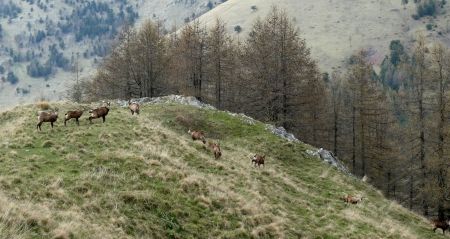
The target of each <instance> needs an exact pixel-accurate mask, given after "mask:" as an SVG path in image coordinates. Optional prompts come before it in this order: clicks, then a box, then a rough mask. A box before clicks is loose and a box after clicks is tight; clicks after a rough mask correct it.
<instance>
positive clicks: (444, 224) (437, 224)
mask: <svg viewBox="0 0 450 239" xmlns="http://www.w3.org/2000/svg"><path fill="white" fill-rule="evenodd" d="M449 224H450V221H443V220H439V219H438V220H433V225H434V228H433V232H436V229H438V228H440V229H442V234H444V235H445V230H447V229H448V228H449V227H450V225H449Z"/></svg>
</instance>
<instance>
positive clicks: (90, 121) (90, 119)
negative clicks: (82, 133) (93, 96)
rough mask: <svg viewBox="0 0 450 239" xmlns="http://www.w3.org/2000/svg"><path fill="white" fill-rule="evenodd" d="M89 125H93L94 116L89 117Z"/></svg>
mask: <svg viewBox="0 0 450 239" xmlns="http://www.w3.org/2000/svg"><path fill="white" fill-rule="evenodd" d="M89 123H91V124H92V116H89Z"/></svg>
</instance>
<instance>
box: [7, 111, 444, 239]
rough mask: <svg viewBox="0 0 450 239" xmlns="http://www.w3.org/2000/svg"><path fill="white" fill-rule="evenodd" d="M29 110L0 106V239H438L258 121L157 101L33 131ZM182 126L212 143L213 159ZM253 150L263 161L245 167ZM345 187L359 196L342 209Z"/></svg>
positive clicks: (422, 224) (427, 226) (422, 225)
mask: <svg viewBox="0 0 450 239" xmlns="http://www.w3.org/2000/svg"><path fill="white" fill-rule="evenodd" d="M57 107H58V108H59V109H60V110H62V109H64V110H70V109H73V108H77V107H79V106H78V105H73V104H62V103H61V104H58V105H57ZM35 112H36V108H35V107H34V106H23V107H20V108H15V109H14V110H11V111H8V112H3V113H0V238H51V237H54V238H299V237H304V238H442V236H441V235H439V234H438V233H433V232H432V230H431V225H430V224H429V223H428V222H427V221H426V220H425V219H424V218H422V217H420V216H418V215H416V214H414V213H411V212H409V211H408V210H406V209H404V208H402V207H401V206H399V205H398V204H397V203H394V202H392V201H389V200H386V199H385V198H384V197H383V196H382V195H381V194H380V193H379V192H377V191H375V190H374V189H373V188H372V187H370V186H368V185H366V184H364V183H362V182H360V181H359V180H357V179H355V178H352V177H348V176H345V175H342V174H341V173H339V172H338V171H336V170H335V169H334V168H331V167H329V166H328V165H326V164H324V163H323V162H321V161H320V160H318V159H316V158H312V157H310V156H308V154H306V152H305V151H306V150H307V149H309V148H310V147H309V146H307V145H304V144H297V143H290V142H287V141H285V140H282V139H280V138H278V137H276V136H274V135H272V134H271V133H269V132H268V131H266V130H265V128H264V125H263V124H262V123H256V124H255V125H249V124H246V123H244V122H243V121H242V120H241V119H239V118H236V117H232V116H229V115H228V114H226V113H224V112H219V111H211V110H203V109H197V108H193V107H188V106H182V105H176V104H165V105H152V106H144V107H142V110H141V112H142V113H141V115H139V116H131V115H130V113H129V111H128V110H126V109H123V108H118V107H113V108H112V109H111V111H110V114H109V115H108V117H107V121H106V123H105V124H103V123H101V120H96V121H95V123H94V124H89V123H88V121H87V120H86V117H87V113H85V114H86V115H84V116H83V118H82V120H81V123H80V126H79V127H78V126H76V125H75V122H68V126H67V127H64V126H63V123H62V120H61V119H60V121H59V122H58V123H57V126H56V127H55V128H54V129H50V125H49V124H44V125H43V127H42V129H43V130H42V132H38V131H37V130H36V123H37V122H36V116H35ZM62 113H63V112H62ZM61 115H63V114H61ZM61 118H62V116H61ZM189 128H191V129H199V130H204V131H205V132H206V135H207V138H208V139H209V140H214V141H219V142H220V144H221V147H222V151H223V157H222V158H221V159H220V160H218V161H216V160H214V157H213V154H212V152H210V151H209V150H207V149H205V148H204V147H203V145H202V144H201V143H200V142H193V141H192V140H191V138H190V137H189V135H188V134H187V131H188V129H189ZM254 153H259V154H266V155H267V160H266V166H265V168H261V169H257V168H254V167H252V166H251V163H250V159H249V156H250V155H251V154H254ZM346 193H350V194H361V195H363V196H364V197H367V200H365V201H363V203H362V204H359V205H352V206H346V205H345V204H344V203H343V202H342V201H341V200H340V199H339V197H341V196H343V195H344V194H346Z"/></svg>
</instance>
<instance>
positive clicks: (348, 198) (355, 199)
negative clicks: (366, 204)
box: [342, 195, 363, 204]
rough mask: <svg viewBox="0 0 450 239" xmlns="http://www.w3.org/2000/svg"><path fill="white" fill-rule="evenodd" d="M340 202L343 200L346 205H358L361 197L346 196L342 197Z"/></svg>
mask: <svg viewBox="0 0 450 239" xmlns="http://www.w3.org/2000/svg"><path fill="white" fill-rule="evenodd" d="M342 200H344V202H345V203H346V204H349V203H351V204H358V203H360V202H361V201H362V200H363V197H358V196H351V195H347V196H345V197H343V198H342Z"/></svg>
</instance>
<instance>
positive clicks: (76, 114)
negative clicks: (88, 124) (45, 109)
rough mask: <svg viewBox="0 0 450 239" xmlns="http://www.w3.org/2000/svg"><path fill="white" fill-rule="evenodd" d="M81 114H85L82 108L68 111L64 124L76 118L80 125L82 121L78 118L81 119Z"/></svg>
mask: <svg viewBox="0 0 450 239" xmlns="http://www.w3.org/2000/svg"><path fill="white" fill-rule="evenodd" d="M81 115H83V111H82V110H73V111H67V113H66V114H65V115H64V116H65V119H64V126H66V122H67V121H69V120H71V119H75V121H76V122H77V125H80V121H78V119H80V117H81Z"/></svg>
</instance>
